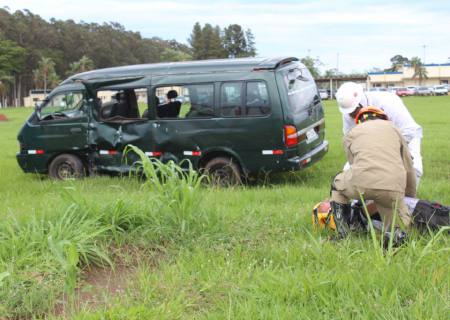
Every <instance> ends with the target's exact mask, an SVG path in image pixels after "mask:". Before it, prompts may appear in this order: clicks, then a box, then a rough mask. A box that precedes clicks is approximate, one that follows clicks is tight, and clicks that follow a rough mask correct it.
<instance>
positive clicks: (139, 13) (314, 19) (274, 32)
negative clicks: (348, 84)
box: [0, 0, 450, 71]
mask: <svg viewBox="0 0 450 320" xmlns="http://www.w3.org/2000/svg"><path fill="white" fill-rule="evenodd" d="M4 5H8V6H9V7H10V8H11V9H12V10H16V9H22V8H27V9H29V10H30V11H31V12H33V13H36V14H39V15H41V16H42V17H44V18H46V19H49V18H51V17H55V18H57V19H69V18H71V19H74V20H75V21H80V20H84V21H86V22H99V23H101V22H104V21H117V22H119V23H121V24H123V25H124V26H125V28H126V29H129V30H133V31H139V32H141V34H142V35H143V36H145V37H152V36H159V37H161V38H166V39H176V40H178V41H180V42H186V41H187V38H188V37H189V35H190V33H191V30H192V26H193V25H194V23H195V22H197V21H198V22H200V23H202V24H203V23H206V22H209V23H211V24H213V25H216V24H217V25H220V26H221V27H224V26H227V25H228V24H231V23H238V24H240V25H242V26H243V27H244V28H250V29H251V30H252V32H253V33H254V35H255V38H256V45H257V49H258V53H259V54H260V55H263V56H269V55H285V54H286V55H295V56H304V55H306V54H308V52H310V53H311V55H312V56H314V57H316V56H318V57H319V58H320V59H321V60H322V61H323V62H324V63H325V64H326V66H325V67H330V68H331V67H335V65H336V54H337V52H339V53H340V60H341V61H340V63H339V65H340V68H341V69H342V70H344V71H351V70H355V69H359V70H365V69H369V68H371V67H373V66H385V65H387V64H389V59H390V57H392V56H393V55H395V54H397V53H403V54H404V55H407V56H413V55H419V56H421V55H422V53H421V52H422V51H423V49H422V47H421V46H422V45H423V44H426V45H427V46H428V48H427V51H428V53H427V61H430V62H431V61H435V62H445V61H447V58H448V56H449V55H450V41H443V40H444V39H448V38H449V37H448V36H447V35H446V34H445V32H446V30H449V29H450V19H448V16H449V13H450V5H449V4H447V3H445V2H442V1H427V2H422V1H414V0H410V1H395V2H393V1H385V0H378V1H340V2H335V1H283V2H279V1H224V0H219V1H214V2H211V3H205V2H204V1H200V0H185V1H141V0H129V1H126V2H124V1H118V0H113V1H106V0H98V1H86V0H78V1H77V2H73V1H65V0H59V1H56V0H41V1H23V0H15V1H14V2H11V3H10V4H3V3H2V2H0V6H4ZM444 30H445V31H444Z"/></svg>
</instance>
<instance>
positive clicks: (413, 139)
mask: <svg viewBox="0 0 450 320" xmlns="http://www.w3.org/2000/svg"><path fill="white" fill-rule="evenodd" d="M360 104H361V105H362V106H363V107H368V106H373V107H376V108H378V109H381V110H383V111H384V112H385V113H386V115H387V116H388V119H389V120H390V121H392V122H393V123H394V125H395V126H396V127H397V128H398V129H400V131H401V133H402V136H403V138H405V140H406V143H407V144H408V149H409V152H410V153H411V156H412V157H413V166H414V169H415V171H416V184H417V186H418V185H419V181H420V177H421V176H422V174H423V166H422V155H421V153H420V143H421V140H422V127H421V126H419V125H418V124H417V123H416V122H415V121H414V119H413V117H412V116H411V114H410V113H409V111H408V109H407V108H406V106H405V105H404V103H403V101H402V99H400V98H399V97H398V96H397V95H396V94H394V93H390V92H383V91H381V92H380V91H373V92H365V93H364V94H363V96H362V100H361V102H360ZM342 120H343V130H344V135H345V134H347V132H348V131H349V130H350V129H351V128H353V127H354V126H356V124H355V119H353V118H352V117H350V116H349V115H348V114H345V115H343V118H342ZM348 168H349V164H348V163H347V164H346V165H345V167H344V170H346V169H348Z"/></svg>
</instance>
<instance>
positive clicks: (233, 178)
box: [204, 157, 242, 187]
mask: <svg viewBox="0 0 450 320" xmlns="http://www.w3.org/2000/svg"><path fill="white" fill-rule="evenodd" d="M204 169H205V173H206V174H207V175H208V176H209V178H210V179H211V183H212V184H213V185H217V186H221V187H229V186H236V185H238V184H241V183H242V179H241V170H240V169H239V166H238V165H237V163H235V162H233V159H230V158H224V157H218V158H213V159H211V160H210V161H208V163H206V166H205V168H204Z"/></svg>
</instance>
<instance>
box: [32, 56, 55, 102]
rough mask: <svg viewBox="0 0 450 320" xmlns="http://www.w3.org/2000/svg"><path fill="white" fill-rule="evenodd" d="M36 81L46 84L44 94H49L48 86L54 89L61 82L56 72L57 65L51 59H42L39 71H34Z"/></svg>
mask: <svg viewBox="0 0 450 320" xmlns="http://www.w3.org/2000/svg"><path fill="white" fill-rule="evenodd" d="M33 75H34V81H35V82H36V83H37V84H40V83H41V81H42V83H43V84H44V93H47V85H50V86H51V87H54V86H55V85H56V84H58V82H59V77H58V75H57V74H56V71H55V63H54V62H53V60H52V59H51V58H47V57H42V58H41V60H40V61H39V63H38V67H37V69H35V70H33Z"/></svg>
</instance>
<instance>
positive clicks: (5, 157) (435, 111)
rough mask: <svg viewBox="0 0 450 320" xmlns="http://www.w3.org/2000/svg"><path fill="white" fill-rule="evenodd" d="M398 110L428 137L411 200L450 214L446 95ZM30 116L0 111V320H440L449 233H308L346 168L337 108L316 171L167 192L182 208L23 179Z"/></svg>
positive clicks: (114, 187)
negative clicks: (24, 128) (398, 236)
mask: <svg viewBox="0 0 450 320" xmlns="http://www.w3.org/2000/svg"><path fill="white" fill-rule="evenodd" d="M404 101H405V103H406V104H407V106H408V107H409V109H410V111H411V112H412V114H413V116H414V117H415V119H416V121H417V122H418V123H419V124H421V125H422V126H423V128H424V139H423V142H422V154H423V160H424V172H425V173H424V177H423V179H422V181H421V185H420V188H419V197H420V198H423V199H429V200H436V201H439V202H442V203H446V204H450V160H449V159H450V148H449V147H450V144H449V139H450V126H449V124H450V97H448V96H447V97H411V98H406V99H404ZM31 111H32V110H31V109H24V108H20V109H10V110H5V109H0V113H4V114H5V115H6V116H7V117H8V118H9V121H7V122H0V132H1V136H0V137H1V138H0V150H1V153H0V204H1V206H0V219H1V220H0V221H1V222H0V319H2V318H21V319H22V318H61V317H62V318H75V319H148V318H156V319H177V318H182V319H186V318H188V319H190V318H198V319H211V318H212V319H225V318H226V319H350V318H351V319H448V316H449V312H450V311H449V310H450V292H449V290H450V289H449V287H450V276H449V263H450V258H449V257H450V254H449V250H450V238H449V237H448V236H447V235H442V234H441V235H429V234H427V235H419V234H417V233H413V234H412V235H411V237H410V239H409V242H408V244H407V245H406V246H405V247H403V248H400V249H399V250H398V251H395V252H387V253H383V252H382V250H381V249H380V247H379V246H378V245H377V244H376V245H375V244H374V243H373V242H372V241H371V239H370V237H368V236H366V235H352V236H351V237H350V238H348V239H346V240H344V241H342V242H339V243H335V242H330V241H328V240H327V237H328V235H327V234H326V233H316V232H314V231H313V230H312V226H311V208H312V207H313V205H314V204H315V203H317V202H318V201H320V200H322V199H323V198H325V197H327V196H328V193H329V182H330V179H331V177H332V176H333V175H334V174H335V173H336V172H337V171H339V170H340V169H341V168H342V166H343V164H344V162H345V160H344V154H343V150H342V148H341V138H342V134H341V118H340V115H339V113H338V110H337V108H336V106H335V102H326V103H325V111H326V130H327V131H326V136H327V139H328V140H329V142H330V151H329V153H328V154H327V155H326V156H325V158H324V159H323V160H322V161H321V162H320V163H318V164H316V165H314V166H312V167H310V168H308V169H306V170H304V171H302V172H296V173H287V174H277V175H272V176H270V177H268V178H267V179H263V180H262V181H261V182H260V183H259V184H258V185H256V186H253V185H252V186H247V187H239V188H233V189H210V188H206V187H201V188H200V189H198V190H197V189H195V190H194V191H195V192H194V193H190V192H191V191H189V190H188V191H186V190H187V189H186V190H185V189H183V190H182V191H181V192H182V193H177V192H178V191H179V190H178V189H177V188H178V187H177V186H176V184H173V185H172V186H171V188H172V189H170V190H172V191H174V193H173V194H175V195H176V196H178V197H179V199H181V200H180V202H179V203H183V204H186V205H183V206H181V205H177V204H173V203H168V201H166V200H167V194H162V193H161V192H157V191H155V190H156V189H154V188H152V187H150V186H149V185H147V184H143V183H142V182H141V183H140V182H136V181H134V180H132V179H128V178H112V177H107V176H102V177H93V178H87V179H84V180H81V181H68V182H60V181H52V180H49V179H48V178H47V177H45V176H38V175H33V174H24V173H22V171H21V170H20V168H19V167H18V165H17V163H16V160H15V153H16V151H17V150H18V143H17V141H16V135H17V132H18V130H19V128H20V126H21V125H22V123H23V121H24V120H25V119H26V117H27V116H28V114H30V113H31ZM180 188H181V187H180ZM96 265H104V267H98V266H96ZM111 267H112V268H111Z"/></svg>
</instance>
